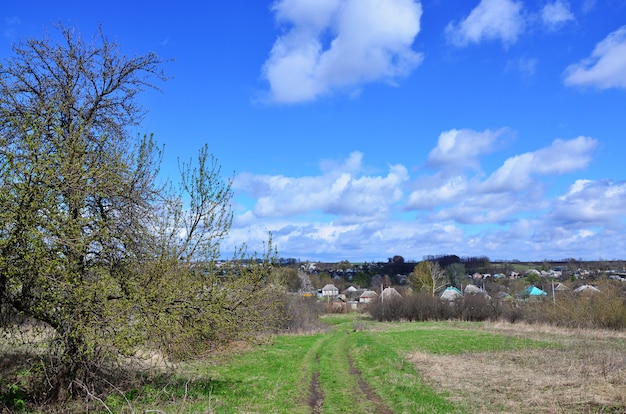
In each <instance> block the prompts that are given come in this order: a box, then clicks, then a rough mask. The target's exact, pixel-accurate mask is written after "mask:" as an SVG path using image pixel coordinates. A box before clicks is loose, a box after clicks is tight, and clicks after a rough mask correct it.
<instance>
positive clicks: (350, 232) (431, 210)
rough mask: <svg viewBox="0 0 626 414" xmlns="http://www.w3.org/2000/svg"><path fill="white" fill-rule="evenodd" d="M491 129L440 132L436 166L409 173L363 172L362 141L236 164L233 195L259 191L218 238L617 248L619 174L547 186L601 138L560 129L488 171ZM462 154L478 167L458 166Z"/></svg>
mask: <svg viewBox="0 0 626 414" xmlns="http://www.w3.org/2000/svg"><path fill="white" fill-rule="evenodd" d="M499 131H507V130H506V129H502V130H499ZM497 132H498V131H496V132H492V131H483V132H476V131H471V130H450V131H445V132H443V133H442V134H441V135H440V136H439V139H438V141H437V144H436V147H435V148H434V149H433V151H431V152H430V154H429V162H430V163H431V165H432V166H435V165H436V166H437V167H436V168H439V170H437V172H436V173H435V174H434V175H431V176H428V175H423V174H422V175H420V174H418V175H417V176H416V177H413V178H411V177H410V176H409V173H408V169H407V168H406V167H404V166H402V165H391V166H389V167H388V169H387V171H386V172H383V173H371V170H370V169H369V168H365V167H364V163H363V154H361V153H360V152H353V153H352V154H350V155H349V156H348V157H346V158H345V159H343V160H339V161H337V160H335V161H333V160H326V161H322V162H321V163H320V171H321V172H320V174H319V175H313V176H307V177H285V176H259V175H252V174H247V173H245V174H239V175H237V176H236V178H235V183H234V184H235V185H234V189H235V192H236V197H245V198H247V197H250V198H252V199H253V200H255V203H254V204H253V205H251V206H250V205H248V208H244V209H242V210H238V213H237V215H236V217H235V222H234V223H233V228H232V230H231V233H230V235H229V239H228V241H227V242H225V244H224V246H225V247H227V246H231V245H237V244H241V243H244V242H245V243H247V244H248V245H261V243H262V241H264V240H267V234H268V232H269V231H271V232H272V235H273V241H274V242H275V244H276V246H277V247H278V249H279V252H280V254H281V255H282V256H283V257H297V258H301V259H305V260H332V261H338V260H345V259H348V260H353V261H357V260H368V261H369V260H373V259H374V260H385V259H386V258H387V257H391V256H393V255H395V254H400V255H402V256H404V257H405V258H409V259H420V258H421V257H422V256H423V255H426V254H445V253H454V254H458V255H461V256H463V255H487V256H490V257H493V258H498V259H509V258H510V259H513V258H520V259H525V260H536V259H542V258H546V257H548V258H565V257H570V256H572V254H574V255H575V256H576V257H587V258H594V257H599V256H600V255H602V254H604V255H606V252H607V251H615V249H614V248H613V249H612V250H611V248H612V245H611V241H610V237H611V236H612V235H616V234H619V233H620V232H623V230H624V228H625V224H626V223H624V217H623V211H626V183H624V182H612V181H592V180H583V179H580V178H574V179H573V183H572V184H571V186H570V187H569V190H568V191H567V192H566V193H565V194H563V195H561V196H560V197H555V198H551V197H548V196H547V195H546V191H545V189H546V188H548V182H547V181H546V180H545V177H547V176H551V175H560V174H566V173H573V172H576V171H581V170H582V169H584V168H586V167H587V166H588V165H589V164H590V162H591V160H592V156H593V152H594V151H593V150H594V149H595V148H596V147H597V145H598V142H597V141H596V140H595V139H592V138H589V137H583V136H580V137H577V138H574V139H568V140H563V139H557V140H555V141H553V142H552V143H551V144H549V145H547V146H545V147H543V148H539V149H537V150H535V151H531V152H526V153H522V154H518V155H515V156H512V157H509V158H508V159H505V160H503V161H502V162H501V164H500V166H499V168H496V169H495V170H494V171H492V172H491V173H490V174H489V175H488V176H487V178H484V177H483V175H484V174H485V172H483V171H482V167H481V165H480V162H479V161H480V158H481V157H482V156H484V155H485V154H488V153H489V154H490V155H489V157H490V159H492V160H493V158H494V157H496V156H497V153H495V154H493V153H494V152H495V151H496V150H497V149H498V148H497V147H498V146H499V145H500V144H501V143H500V142H499V141H500V138H501V137H502V136H505V135H499V134H498V133H497ZM471 137H474V139H475V141H474V142H476V146H475V147H474V148H471V147H470V145H469V144H470V143H471V142H472V139H471ZM463 155H465V156H466V157H467V158H468V159H470V160H473V162H474V163H475V166H474V168H470V169H467V168H465V169H462V168H456V166H457V165H458V162H459V160H461V158H462V156H463ZM366 171H367V173H366ZM564 178H566V177H564ZM409 185H410V186H412V187H413V188H414V191H413V192H411V193H410V194H409V193H407V192H406V190H405V188H406V187H407V186H409ZM574 251H575V252H576V253H572V252H574ZM620 251H622V250H620ZM624 251H626V250H624ZM618 253H619V252H618ZM616 254H617V253H616ZM620 254H621V253H620Z"/></svg>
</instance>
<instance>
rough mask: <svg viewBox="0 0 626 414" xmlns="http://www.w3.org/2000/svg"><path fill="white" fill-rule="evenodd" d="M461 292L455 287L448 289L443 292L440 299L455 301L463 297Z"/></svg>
mask: <svg viewBox="0 0 626 414" xmlns="http://www.w3.org/2000/svg"><path fill="white" fill-rule="evenodd" d="M462 296H463V295H462V294H461V291H460V290H459V289H457V288H455V287H454V286H450V287H447V288H446V290H444V291H443V293H442V294H441V296H440V298H441V299H447V300H454V299H458V298H460V297H462Z"/></svg>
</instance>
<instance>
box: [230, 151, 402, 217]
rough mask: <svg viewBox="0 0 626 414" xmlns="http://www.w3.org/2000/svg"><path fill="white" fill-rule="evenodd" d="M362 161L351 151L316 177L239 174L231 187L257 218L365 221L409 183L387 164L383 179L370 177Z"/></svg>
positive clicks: (380, 212)
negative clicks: (316, 214) (312, 214)
mask: <svg viewBox="0 0 626 414" xmlns="http://www.w3.org/2000/svg"><path fill="white" fill-rule="evenodd" d="M362 157H363V155H362V154H361V153H359V152H354V153H352V154H351V155H350V157H348V159H347V160H346V161H345V162H344V163H341V164H338V165H335V167H334V168H331V165H332V163H329V162H325V163H324V169H325V172H324V173H323V174H322V175H319V176H309V177H298V178H294V177H285V176H282V175H278V176H270V175H253V174H249V173H243V174H240V175H238V176H237V177H236V178H235V181H234V184H233V186H234V188H235V189H236V190H240V191H242V192H245V193H248V194H250V195H252V196H253V197H254V198H256V199H257V201H256V203H255V205H254V208H253V213H254V214H255V216H257V217H284V216H292V215H297V214H303V213H307V212H309V211H312V210H315V211H321V212H323V213H325V214H331V215H339V216H341V217H342V220H343V221H367V220H368V219H371V218H372V217H381V216H385V215H386V213H387V212H388V210H389V207H390V205H391V204H392V203H394V202H396V201H398V200H399V199H400V198H401V197H402V194H403V192H402V184H403V182H405V181H406V180H407V179H408V172H407V170H406V168H405V167H404V166H401V165H392V166H389V171H388V173H387V175H386V176H368V175H363V174H362V173H361V172H362V166H361V162H362Z"/></svg>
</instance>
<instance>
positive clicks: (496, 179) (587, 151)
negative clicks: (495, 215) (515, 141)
mask: <svg viewBox="0 0 626 414" xmlns="http://www.w3.org/2000/svg"><path fill="white" fill-rule="evenodd" d="M597 144H598V142H597V141H596V140H595V139H592V138H588V137H582V136H581V137H578V138H574V139H571V140H561V139H557V140H555V141H554V142H553V143H552V145H550V146H549V147H545V148H542V149H539V150H537V151H534V152H527V153H524V154H520V155H516V156H514V157H511V158H509V159H507V160H506V161H505V162H504V164H503V165H502V167H500V168H498V170H496V171H495V172H494V173H493V174H492V175H491V176H489V177H488V178H487V179H486V180H485V182H484V183H483V184H482V186H481V187H482V188H481V190H482V192H487V193H491V192H519V191H525V190H527V189H528V188H529V186H531V185H532V184H533V180H532V178H531V177H532V176H538V175H551V174H564V173H568V172H572V171H576V170H579V169H581V168H585V167H586V166H587V164H589V162H590V161H591V152H592V151H593V149H594V148H595V147H596V146H597Z"/></svg>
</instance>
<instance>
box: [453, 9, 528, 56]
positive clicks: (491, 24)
mask: <svg viewBox="0 0 626 414" xmlns="http://www.w3.org/2000/svg"><path fill="white" fill-rule="evenodd" d="M524 26H525V21H524V16H523V15H522V3H521V2H516V1H513V0H481V2H480V4H479V5H478V6H476V8H474V9H473V10H472V11H471V12H470V14H469V15H468V16H467V17H466V18H465V19H463V20H462V21H460V22H459V23H452V22H451V23H449V24H448V26H447V27H446V35H447V36H448V40H449V41H450V42H452V43H453V44H455V45H457V46H465V45H467V44H469V43H480V42H481V41H483V40H500V41H502V43H503V44H504V45H505V46H508V45H510V44H513V43H515V42H516V41H517V38H518V36H519V35H520V34H521V33H522V31H523V30H524Z"/></svg>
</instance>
